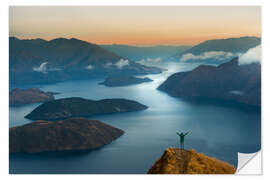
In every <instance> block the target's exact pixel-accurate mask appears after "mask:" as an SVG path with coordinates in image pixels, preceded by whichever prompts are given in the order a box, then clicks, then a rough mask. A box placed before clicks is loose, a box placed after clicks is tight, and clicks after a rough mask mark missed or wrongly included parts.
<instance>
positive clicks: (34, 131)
mask: <svg viewBox="0 0 270 180" xmlns="http://www.w3.org/2000/svg"><path fill="white" fill-rule="evenodd" d="M123 133H124V131H123V130H121V129H118V128H115V127H112V126H110V125H108V124H105V123H102V122H100V121H97V120H88V119H85V118H70V119H66V120H60V121H55V122H51V121H36V122H33V123H30V124H26V125H23V126H18V127H12V128H10V129H9V152H10V153H15V152H25V153H40V152H48V151H78V150H79V151H82V150H91V149H95V148H99V147H102V146H104V145H106V144H109V143H111V142H112V141H113V140H115V139H116V138H118V137H119V136H121V135H122V134H123Z"/></svg>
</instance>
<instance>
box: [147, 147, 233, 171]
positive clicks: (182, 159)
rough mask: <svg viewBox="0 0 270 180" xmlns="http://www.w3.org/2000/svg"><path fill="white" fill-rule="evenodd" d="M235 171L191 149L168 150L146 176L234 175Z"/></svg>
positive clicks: (227, 165) (229, 166)
mask: <svg viewBox="0 0 270 180" xmlns="http://www.w3.org/2000/svg"><path fill="white" fill-rule="evenodd" d="M235 171H236V169H235V167H234V166H232V165H230V164H229V163H226V162H223V161H220V160H218V159H216V158H213V157H208V156H206V155H204V154H202V153H197V152H196V151H195V150H193V149H191V150H183V149H182V150H181V149H179V148H168V149H166V150H165V152H164V153H163V155H162V156H161V158H160V159H159V160H157V161H156V162H155V164H154V165H153V166H152V168H150V169H149V171H148V174H234V173H235Z"/></svg>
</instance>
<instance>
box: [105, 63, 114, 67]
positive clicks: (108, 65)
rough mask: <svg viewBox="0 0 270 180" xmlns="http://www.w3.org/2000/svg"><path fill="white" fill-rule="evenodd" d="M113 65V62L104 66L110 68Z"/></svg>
mask: <svg viewBox="0 0 270 180" xmlns="http://www.w3.org/2000/svg"><path fill="white" fill-rule="evenodd" d="M112 65H113V64H112V63H111V62H108V63H106V64H105V65H104V66H105V68H110V67H111V66H112Z"/></svg>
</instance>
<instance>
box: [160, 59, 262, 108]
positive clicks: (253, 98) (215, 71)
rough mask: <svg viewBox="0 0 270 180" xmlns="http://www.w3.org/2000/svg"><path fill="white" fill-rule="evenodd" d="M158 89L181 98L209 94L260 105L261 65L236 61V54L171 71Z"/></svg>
mask: <svg viewBox="0 0 270 180" xmlns="http://www.w3.org/2000/svg"><path fill="white" fill-rule="evenodd" d="M158 89H159V90H161V91H165V92H167V93H168V94H170V95H172V96H176V97H183V98H196V99H198V98H212V99H222V100H228V101H235V102H240V103H244V104H248V105H255V106H261V65H260V63H251V64H245V65H239V64H238V58H234V59H233V60H231V61H229V62H227V63H224V64H221V65H219V66H217V67H216V66H212V65H200V66H198V67H197V68H195V69H194V70H192V71H188V72H179V73H175V74H173V75H171V76H170V77H169V78H168V79H167V80H166V81H165V82H163V83H162V84H161V85H160V86H159V87H158Z"/></svg>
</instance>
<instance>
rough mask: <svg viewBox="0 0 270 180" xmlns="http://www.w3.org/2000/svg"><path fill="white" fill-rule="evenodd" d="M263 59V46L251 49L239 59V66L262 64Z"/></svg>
mask: <svg viewBox="0 0 270 180" xmlns="http://www.w3.org/2000/svg"><path fill="white" fill-rule="evenodd" d="M261 58H262V47H261V45H259V46H256V47H254V48H250V49H249V50H248V51H247V52H246V53H245V54H243V55H241V56H240V58H239V65H242V64H250V63H254V62H257V63H260V62H261Z"/></svg>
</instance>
